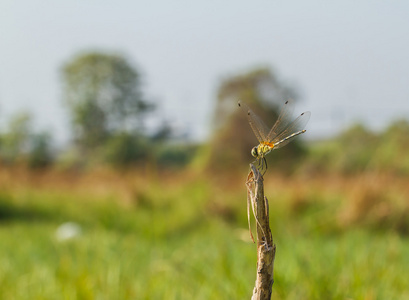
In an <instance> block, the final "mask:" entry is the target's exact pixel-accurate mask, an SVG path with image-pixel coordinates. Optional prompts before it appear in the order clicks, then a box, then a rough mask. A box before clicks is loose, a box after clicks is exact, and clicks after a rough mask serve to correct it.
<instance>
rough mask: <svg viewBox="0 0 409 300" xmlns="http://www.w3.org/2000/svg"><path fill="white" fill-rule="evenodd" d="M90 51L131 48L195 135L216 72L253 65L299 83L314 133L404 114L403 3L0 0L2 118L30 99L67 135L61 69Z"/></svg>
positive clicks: (174, 116) (40, 116) (406, 39)
mask: <svg viewBox="0 0 409 300" xmlns="http://www.w3.org/2000/svg"><path fill="white" fill-rule="evenodd" d="M86 50H106V51H119V52H121V53H124V54H125V55H127V57H129V58H130V59H131V60H132V62H134V63H135V65H136V66H137V67H138V68H139V69H140V70H141V71H142V72H143V76H144V92H145V94H146V96H147V97H148V98H151V99H155V100H158V103H159V104H160V114H161V116H163V117H164V118H166V119H167V120H169V121H171V122H174V123H176V124H179V126H182V127H185V128H187V127H189V126H190V127H191V128H192V136H193V137H196V139H203V138H205V137H207V136H208V134H209V123H210V120H211V118H210V116H211V112H212V109H213V103H214V101H215V94H216V89H217V86H218V83H219V82H220V79H221V78H225V77H226V76H228V75H230V74H237V73H238V72H241V71H245V70H248V69H250V68H253V67H256V66H260V65H263V66H264V65H268V66H271V67H273V68H274V69H275V70H277V71H278V74H279V75H280V76H281V78H282V79H284V80H286V81H289V82H293V83H294V84H295V85H296V86H297V87H299V88H300V91H301V93H302V99H301V100H302V101H301V102H299V103H298V104H297V107H296V109H295V111H296V113H297V114H298V113H300V112H302V111H304V110H310V111H311V112H312V117H311V120H310V122H309V124H308V125H307V130H308V134H309V136H310V137H323V136H328V135H330V134H332V133H336V132H338V131H340V130H342V129H344V128H345V127H346V126H348V125H349V124H351V123H352V122H355V121H362V122H364V123H365V124H367V125H368V126H370V127H371V128H373V129H382V128H383V127H384V126H386V125H387V124H388V123H389V122H390V121H391V120H393V119H395V118H402V117H406V118H408V117H409V1H374V0H371V1H369V0H368V1H301V0H300V1H272V0H270V1H202V2H198V1H149V2H148V1H145V3H144V2H142V1H115V2H114V1H93V0H87V1H84V0H82V1H64V2H63V1H39V0H31V1H8V0H0V124H3V125H4V123H5V121H6V120H7V118H8V116H9V115H10V114H12V113H13V112H16V111H19V110H22V109H28V110H30V111H32V112H33V113H34V116H35V119H36V125H37V127H38V128H39V129H49V130H50V131H51V132H52V133H53V135H54V137H55V139H56V140H57V141H59V142H64V141H67V140H68V138H69V135H68V132H69V130H68V117H67V114H66V112H65V110H64V109H63V107H62V101H61V85H60V77H59V69H60V68H61V66H62V65H63V64H64V62H66V61H67V60H69V59H70V58H71V57H72V56H73V55H74V54H76V53H78V52H79V51H86ZM270 123H271V122H270Z"/></svg>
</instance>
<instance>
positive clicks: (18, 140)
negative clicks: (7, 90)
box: [0, 112, 32, 163]
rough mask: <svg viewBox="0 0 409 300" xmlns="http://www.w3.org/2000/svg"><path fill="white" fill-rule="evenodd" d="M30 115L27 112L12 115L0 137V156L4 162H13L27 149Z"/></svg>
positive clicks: (30, 123) (29, 133) (30, 125)
mask: <svg viewBox="0 0 409 300" xmlns="http://www.w3.org/2000/svg"><path fill="white" fill-rule="evenodd" d="M31 128H32V117H31V115H30V114H29V113H28V112H19V113H17V114H15V115H13V116H12V117H11V119H10V121H9V123H8V126H7V129H6V133H5V134H3V135H2V137H1V148H0V149H1V158H2V160H3V161H4V162H6V163H15V162H17V161H18V159H20V158H21V156H22V154H23V153H24V152H26V151H28V147H29V137H30V135H31Z"/></svg>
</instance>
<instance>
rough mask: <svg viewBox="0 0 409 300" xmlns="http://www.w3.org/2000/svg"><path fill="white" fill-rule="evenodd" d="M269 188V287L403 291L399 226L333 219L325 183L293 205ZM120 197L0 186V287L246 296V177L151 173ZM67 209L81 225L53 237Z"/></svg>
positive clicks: (252, 252)
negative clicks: (154, 179)
mask: <svg viewBox="0 0 409 300" xmlns="http://www.w3.org/2000/svg"><path fill="white" fill-rule="evenodd" d="M267 195H271V198H270V197H269V198H270V203H271V204H270V210H271V224H272V232H273V236H274V239H275V242H276V244H277V255H276V263H275V283H274V286H273V298H275V299H408V298H409V288H408V286H407V278H408V275H409V272H408V270H409V256H408V255H407V253H409V239H408V238H407V237H406V236H401V235H398V234H397V233H395V232H394V231H391V230H382V231H374V230H372V229H370V228H359V227H358V228H354V229H348V230H339V228H338V229H337V228H336V226H335V225H334V224H335V222H333V219H334V218H333V215H334V212H336V210H337V209H338V207H339V206H338V204H337V203H338V202H337V201H338V200H339V201H341V200H342V199H339V198H340V196H339V195H333V198H334V199H332V200H331V201H328V202H325V201H323V200H322V201H319V202H318V200H317V203H314V199H315V198H317V197H318V196H321V197H323V196H322V194H319V195H312V196H311V197H312V198H314V199H309V200H308V201H309V202H308V203H307V205H306V206H305V207H303V209H302V210H301V211H293V210H292V209H291V208H289V206H288V204H286V203H287V202H288V201H287V200H288V199H284V200H283V201H280V202H274V201H272V200H273V196H276V194H274V193H273V192H272V191H268V190H267ZM284 196H285V195H284ZM288 197H290V196H288ZM284 198H285V197H284ZM119 203H120V202H118V201H116V200H115V197H114V196H104V197H102V196H101V197H97V196H95V195H94V196H92V195H89V194H88V195H87V194H86V193H84V194H83V195H78V193H74V192H73V193H72V194H70V193H69V192H65V193H58V192H55V191H54V192H53V191H51V190H36V189H27V190H20V189H17V190H10V191H7V192H4V193H3V194H1V195H0V299H30V300H31V299H249V298H250V297H251V294H252V289H253V285H254V281H255V275H256V274H255V272H256V247H255V245H254V244H252V243H249V242H245V241H243V240H242V236H243V235H244V236H248V235H247V234H246V226H247V224H246V222H247V219H246V211H245V190H244V185H243V186H242V187H240V188H236V189H233V190H232V189H225V190H221V191H220V190H217V191H215V190H214V189H213V188H211V185H210V183H205V182H204V181H200V180H188V181H187V182H186V183H185V184H183V183H180V184H178V185H160V184H158V183H154V184H153V185H152V186H150V187H146V188H145V189H143V190H141V191H138V193H136V195H135V198H134V201H133V202H132V203H128V204H119ZM212 203H213V204H212ZM311 203H312V204H311ZM67 221H72V222H76V223H78V224H79V225H80V226H81V228H82V234H81V235H80V236H78V237H76V238H73V239H71V240H67V241H59V240H58V239H57V238H56V235H55V233H56V229H57V228H58V226H59V225H60V224H62V223H63V222H67Z"/></svg>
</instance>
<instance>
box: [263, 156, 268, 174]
mask: <svg viewBox="0 0 409 300" xmlns="http://www.w3.org/2000/svg"><path fill="white" fill-rule="evenodd" d="M263 161H264V165H265V166H266V168H265V169H264V172H263V175H264V174H266V172H267V160H266V158H265V157H263Z"/></svg>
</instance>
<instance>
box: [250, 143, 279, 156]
mask: <svg viewBox="0 0 409 300" xmlns="http://www.w3.org/2000/svg"><path fill="white" fill-rule="evenodd" d="M273 148H274V145H272V146H270V145H267V144H259V145H258V146H256V147H253V149H251V155H253V156H254V157H256V158H259V157H264V156H265V155H266V154H268V153H269V152H270V151H271V150H273Z"/></svg>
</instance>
